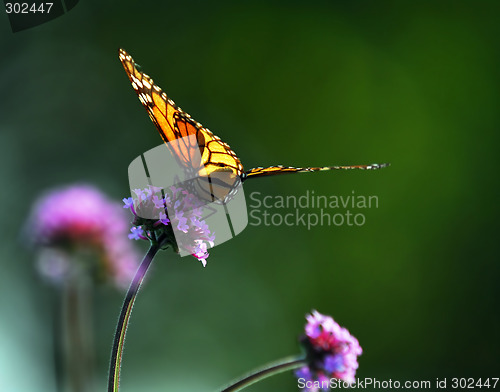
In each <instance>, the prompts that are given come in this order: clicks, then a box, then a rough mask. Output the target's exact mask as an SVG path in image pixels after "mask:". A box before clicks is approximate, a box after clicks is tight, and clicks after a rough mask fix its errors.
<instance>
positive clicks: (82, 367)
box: [63, 274, 94, 392]
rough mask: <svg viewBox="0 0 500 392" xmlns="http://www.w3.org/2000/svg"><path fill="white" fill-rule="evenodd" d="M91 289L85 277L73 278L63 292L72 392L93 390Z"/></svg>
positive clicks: (65, 337)
mask: <svg viewBox="0 0 500 392" xmlns="http://www.w3.org/2000/svg"><path fill="white" fill-rule="evenodd" d="M91 293H92V287H91V283H90V280H89V279H87V276H86V275H85V274H77V275H76V276H75V277H74V278H73V279H70V280H69V281H68V282H67V284H66V287H65V290H64V309H63V313H64V346H65V350H64V351H65V358H66V365H67V369H66V371H67V375H68V380H67V381H68V387H69V390H70V391H72V392H89V391H92V390H94V388H93V382H94V375H93V370H94V369H93V368H94V342H93V333H92V332H93V329H92V296H91Z"/></svg>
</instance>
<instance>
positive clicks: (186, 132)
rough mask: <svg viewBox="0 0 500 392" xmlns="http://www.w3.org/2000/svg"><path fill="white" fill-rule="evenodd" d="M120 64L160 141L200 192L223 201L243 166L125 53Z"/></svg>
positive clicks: (228, 149)
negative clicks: (159, 136)
mask: <svg viewBox="0 0 500 392" xmlns="http://www.w3.org/2000/svg"><path fill="white" fill-rule="evenodd" d="M119 58H120V61H121V63H122V65H123V67H124V68H125V72H126V73H127V75H128V78H129V79H130V82H131V83H132V87H133V88H134V90H135V92H136V93H137V95H138V96H139V99H140V101H141V103H142V104H143V105H144V107H145V108H146V110H147V112H148V114H149V117H150V118H151V120H152V121H153V123H154V124H155V125H156V128H157V129H158V131H159V132H160V135H161V137H162V138H163V141H164V142H165V143H166V144H167V146H168V148H169V149H170V150H171V152H172V154H173V155H174V156H175V157H176V159H177V160H178V161H179V162H180V164H181V165H183V166H184V167H185V168H186V170H187V171H194V173H195V174H196V177H197V179H196V182H197V184H196V185H198V187H199V191H200V192H201V193H203V194H204V195H205V197H207V198H211V200H222V199H223V198H224V197H225V196H226V195H228V194H229V193H230V191H231V190H232V189H234V187H235V186H236V185H238V184H239V182H240V181H241V176H243V174H244V172H243V166H242V164H241V162H240V160H239V159H238V157H237V156H236V154H235V153H234V152H233V151H232V150H231V148H230V147H229V145H228V144H227V143H224V142H222V141H221V140H220V138H219V137H217V136H215V135H214V134H213V133H212V132H210V131H209V130H208V129H207V128H204V127H203V126H202V125H201V124H200V123H198V122H196V121H195V120H193V119H192V118H191V116H190V115H189V114H187V113H186V112H184V111H183V110H182V109H181V108H180V107H178V106H177V105H176V104H175V103H174V101H173V100H172V99H170V98H168V96H167V94H166V93H165V92H163V91H162V89H161V88H160V87H159V86H157V85H156V84H155V83H154V81H153V79H151V78H150V77H149V76H148V75H146V74H145V73H143V72H142V71H140V70H139V69H138V68H137V65H136V63H135V61H134V59H133V58H132V56H130V55H129V54H128V53H127V52H126V51H124V50H123V49H120V50H119Z"/></svg>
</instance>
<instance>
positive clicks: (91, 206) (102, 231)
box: [26, 185, 139, 288]
mask: <svg viewBox="0 0 500 392" xmlns="http://www.w3.org/2000/svg"><path fill="white" fill-rule="evenodd" d="M128 227H129V223H128V219H127V216H126V214H125V213H124V211H123V210H122V209H121V208H120V204H119V203H117V202H114V201H111V200H110V199H108V198H107V197H106V196H105V195H104V194H103V193H101V192H100V191H99V190H98V189H96V188H95V187H93V186H90V185H73V186H68V187H65V188H61V189H55V190H53V191H50V192H49V193H47V194H45V195H43V196H42V197H41V198H39V199H38V201H37V202H36V203H35V205H34V207H33V209H32V212H31V216H30V218H29V220H28V224H27V226H26V231H27V232H28V235H29V236H30V238H31V239H32V243H33V245H34V246H35V247H36V248H37V249H38V250H39V258H38V267H39V268H38V269H39V271H40V273H41V274H42V275H43V276H44V277H45V278H48V279H49V280H50V281H52V282H54V283H61V282H62V281H64V280H65V279H66V278H68V276H69V275H70V274H71V273H74V271H75V268H80V269H81V268H83V269H86V270H88V271H92V272H93V273H94V272H96V270H97V271H98V272H97V275H100V276H104V277H105V278H107V279H110V280H111V281H112V282H114V283H115V284H116V285H117V286H118V287H120V288H126V287H127V286H128V285H129V283H130V281H131V280H132V278H133V276H134V274H135V271H136V269H137V267H138V262H139V256H138V255H137V253H136V251H135V249H134V248H133V247H132V246H131V245H130V243H129V242H128V241H127V240H126V233H127V231H128ZM89 251H91V252H89ZM89 253H91V254H93V255H94V256H95V255H97V259H98V260H100V262H99V263H96V265H85V266H83V267H82V265H77V264H78V263H77V260H76V259H77V258H78V259H79V260H88V259H89V258H88V254H89ZM82 255H83V256H84V257H81V256H82ZM94 259H96V257H94ZM80 264H82V263H80Z"/></svg>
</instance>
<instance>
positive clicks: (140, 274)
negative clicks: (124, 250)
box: [108, 237, 166, 392]
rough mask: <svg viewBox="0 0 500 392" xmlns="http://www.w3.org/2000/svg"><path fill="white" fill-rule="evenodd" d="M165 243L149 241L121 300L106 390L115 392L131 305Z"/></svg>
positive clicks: (118, 381)
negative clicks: (147, 248)
mask: <svg viewBox="0 0 500 392" xmlns="http://www.w3.org/2000/svg"><path fill="white" fill-rule="evenodd" d="M165 243H166V238H165V237H160V238H158V240H157V241H151V247H150V248H149V250H148V253H146V256H144V259H143V260H142V262H141V265H140V266H139V269H138V270H137V272H136V274H135V276H134V279H133V280H132V283H131V284H130V287H129V289H128V291H127V295H126V296H125V300H124V301H123V306H122V310H121V312H120V318H119V319H118V324H117V325H116V331H115V339H114V341H113V351H112V352H111V363H110V365H109V375H108V392H117V391H118V388H119V383H120V366H121V361H122V354H123V344H124V342H125V334H126V332H127V326H128V322H129V319H130V314H131V313H132V307H133V306H134V301H135V297H136V296H137V293H138V291H139V288H140V287H141V284H142V282H143V280H144V277H145V276H146V273H147V272H148V269H149V266H150V265H151V262H152V261H153V258H154V257H155V255H156V253H158V251H159V250H160V249H161V248H162V246H163V245H165Z"/></svg>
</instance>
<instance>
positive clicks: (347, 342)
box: [295, 310, 363, 392]
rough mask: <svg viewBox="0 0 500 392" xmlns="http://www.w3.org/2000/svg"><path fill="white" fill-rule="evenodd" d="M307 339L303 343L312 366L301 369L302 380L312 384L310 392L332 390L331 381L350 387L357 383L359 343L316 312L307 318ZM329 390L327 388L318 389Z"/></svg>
mask: <svg viewBox="0 0 500 392" xmlns="http://www.w3.org/2000/svg"><path fill="white" fill-rule="evenodd" d="M306 319H307V324H306V326H305V336H304V337H303V339H302V343H303V345H304V347H305V349H306V352H307V358H308V362H309V365H308V366H305V367H302V368H300V369H298V370H297V371H296V372H295V375H296V376H297V377H298V378H302V379H305V380H307V381H312V382H310V383H309V384H310V385H312V387H311V388H309V389H306V390H307V391H308V392H316V391H318V390H320V389H324V390H327V389H328V385H329V383H328V381H329V380H330V378H337V379H339V380H342V381H345V382H347V383H353V382H354V381H355V379H354V376H355V374H356V369H357V368H358V361H357V357H358V356H359V355H361V354H362V352H363V350H362V349H361V347H360V345H359V343H358V340H357V339H356V338H355V337H354V336H352V335H351V334H350V333H349V331H348V330H347V329H345V328H343V327H341V326H340V325H338V324H337V323H336V322H335V321H334V320H333V318H331V317H330V316H325V315H323V314H321V313H319V312H317V311H316V310H313V312H312V314H310V315H307V316H306ZM318 385H320V386H323V385H324V386H325V387H317V386H318Z"/></svg>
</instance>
